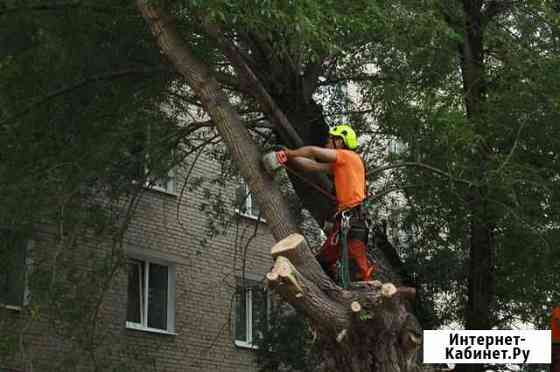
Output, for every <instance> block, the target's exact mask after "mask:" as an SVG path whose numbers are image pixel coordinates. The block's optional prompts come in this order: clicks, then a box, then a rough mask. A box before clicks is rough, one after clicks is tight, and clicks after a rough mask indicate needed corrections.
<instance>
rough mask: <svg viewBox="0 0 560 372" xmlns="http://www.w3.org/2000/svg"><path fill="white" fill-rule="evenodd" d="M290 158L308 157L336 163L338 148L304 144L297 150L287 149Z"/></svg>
mask: <svg viewBox="0 0 560 372" xmlns="http://www.w3.org/2000/svg"><path fill="white" fill-rule="evenodd" d="M285 151H286V155H288V159H291V158H307V159H312V160H316V161H319V162H322V163H334V162H335V161H336V150H332V149H325V148H322V147H318V146H303V147H300V148H299V149H296V150H290V149H286V150H285Z"/></svg>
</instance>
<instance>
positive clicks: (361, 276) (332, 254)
mask: <svg viewBox="0 0 560 372" xmlns="http://www.w3.org/2000/svg"><path fill="white" fill-rule="evenodd" d="M351 225H352V223H351ZM340 228H341V226H340V219H337V222H336V225H335V228H334V229H333V231H332V232H331V233H330V235H329V237H328V239H327V240H326V241H325V243H324V244H323V246H322V247H321V250H320V251H319V254H318V255H317V260H318V261H319V262H320V263H321V266H323V267H324V268H325V269H326V270H328V271H330V274H333V273H336V263H337V261H338V260H339V259H340V255H341V253H342V252H341V251H342V248H341V244H340ZM347 242H348V256H349V258H350V260H351V261H353V262H354V264H355V265H356V267H357V268H358V280H363V281H367V280H371V278H372V275H373V273H374V272H375V268H374V266H373V265H370V263H369V260H368V257H367V246H366V244H365V242H364V241H363V239H353V236H352V232H351V231H349V232H348V237H347Z"/></svg>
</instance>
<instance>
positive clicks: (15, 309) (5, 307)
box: [0, 304, 22, 311]
mask: <svg viewBox="0 0 560 372" xmlns="http://www.w3.org/2000/svg"><path fill="white" fill-rule="evenodd" d="M0 307H2V308H4V309H6V310H12V311H21V309H22V308H21V306H15V305H4V304H0Z"/></svg>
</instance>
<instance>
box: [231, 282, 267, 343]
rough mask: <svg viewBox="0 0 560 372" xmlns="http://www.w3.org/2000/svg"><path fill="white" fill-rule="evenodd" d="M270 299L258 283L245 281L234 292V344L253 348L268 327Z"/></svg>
mask: <svg viewBox="0 0 560 372" xmlns="http://www.w3.org/2000/svg"><path fill="white" fill-rule="evenodd" d="M269 309H270V299H269V296H268V292H267V291H266V289H265V288H264V287H263V286H262V285H261V284H260V283H258V282H253V281H246V282H245V285H238V286H237V288H236V291H235V309H234V315H235V322H234V323H235V324H234V328H235V329H234V335H235V344H236V345H237V346H241V347H250V348H255V347H256V343H257V341H258V340H259V339H262V337H263V335H264V331H265V329H266V328H265V327H268V318H269Z"/></svg>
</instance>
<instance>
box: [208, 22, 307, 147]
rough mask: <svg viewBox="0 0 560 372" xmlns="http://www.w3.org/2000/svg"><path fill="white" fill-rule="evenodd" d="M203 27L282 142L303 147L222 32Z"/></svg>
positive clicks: (298, 137) (210, 26)
mask: <svg viewBox="0 0 560 372" xmlns="http://www.w3.org/2000/svg"><path fill="white" fill-rule="evenodd" d="M203 26H204V29H205V30H206V32H208V34H209V35H210V36H212V37H213V38H214V39H215V40H216V41H217V42H218V44H220V46H221V47H222V49H223V51H224V53H225V55H226V56H227V57H228V59H229V60H230V61H231V62H232V64H233V66H234V67H235V69H236V71H237V73H238V75H239V76H240V77H242V78H243V79H245V80H246V82H247V84H248V85H249V86H250V87H251V89H250V91H252V93H253V96H254V97H255V99H257V101H258V102H259V104H260V106H261V109H262V110H263V112H265V113H266V114H268V115H269V116H270V118H271V120H272V121H273V122H274V123H275V124H276V125H277V127H278V130H279V131H280V132H281V133H282V137H284V140H285V141H286V142H287V143H289V144H290V145H291V146H294V147H301V146H303V145H304V143H303V140H302V139H301V137H300V136H299V134H298V133H297V132H296V131H295V129H294V128H293V127H292V125H291V124H290V122H289V121H288V118H287V117H286V115H284V113H283V112H282V110H280V108H278V106H277V105H276V103H275V102H274V100H273V99H272V97H271V96H270V94H268V92H267V91H266V89H265V88H264V87H263V85H262V84H261V83H260V81H259V79H258V78H257V76H256V75H255V74H254V73H253V71H252V70H251V69H250V68H249V66H248V65H247V63H245V61H244V60H243V58H242V56H241V55H240V53H239V51H238V50H237V48H236V47H235V45H233V43H232V42H231V41H230V40H229V39H227V38H226V37H224V35H223V32H222V31H221V30H220V28H219V27H218V26H217V25H215V24H213V23H209V22H208V20H204V22H203Z"/></svg>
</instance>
